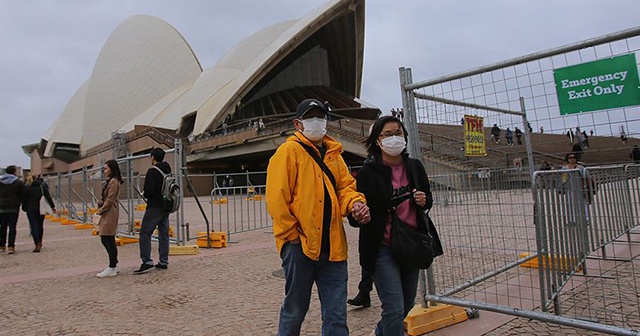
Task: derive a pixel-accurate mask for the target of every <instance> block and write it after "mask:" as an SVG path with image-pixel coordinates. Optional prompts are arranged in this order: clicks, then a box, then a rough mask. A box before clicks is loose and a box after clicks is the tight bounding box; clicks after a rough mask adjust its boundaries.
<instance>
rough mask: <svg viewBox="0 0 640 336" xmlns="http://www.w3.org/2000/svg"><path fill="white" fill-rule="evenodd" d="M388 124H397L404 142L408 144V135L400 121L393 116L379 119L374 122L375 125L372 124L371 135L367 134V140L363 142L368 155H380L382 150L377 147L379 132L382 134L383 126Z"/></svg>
mask: <svg viewBox="0 0 640 336" xmlns="http://www.w3.org/2000/svg"><path fill="white" fill-rule="evenodd" d="M390 122H395V123H398V124H399V125H400V127H402V132H403V133H404V141H407V142H408V140H407V136H408V135H409V134H408V133H407V129H406V128H405V127H404V124H403V123H402V121H400V119H398V118H396V117H394V116H384V117H380V118H379V119H378V120H376V122H375V123H373V126H371V133H369V137H368V138H367V140H365V141H364V147H365V148H366V149H367V154H368V155H380V154H381V152H382V150H381V149H380V145H378V136H379V135H380V132H382V129H383V128H384V125H386V124H387V123H390ZM406 151H407V149H406V148H405V149H404V150H403V151H402V152H403V153H405V152H406Z"/></svg>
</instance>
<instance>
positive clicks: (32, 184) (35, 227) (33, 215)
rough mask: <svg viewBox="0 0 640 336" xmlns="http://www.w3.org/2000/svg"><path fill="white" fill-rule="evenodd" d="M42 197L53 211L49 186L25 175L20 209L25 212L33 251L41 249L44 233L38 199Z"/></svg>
mask: <svg viewBox="0 0 640 336" xmlns="http://www.w3.org/2000/svg"><path fill="white" fill-rule="evenodd" d="M42 197H44V198H45V199H46V202H47V203H49V206H51V209H53V212H54V213H55V209H56V206H55V203H54V202H53V198H51V194H50V193H49V186H47V185H46V184H45V183H44V182H43V181H42V180H40V179H38V178H37V177H36V176H34V175H33V174H29V175H27V178H26V179H25V187H24V194H23V200H22V211H24V212H26V213H27V219H28V220H29V228H30V229H31V237H32V238H33V244H34V245H35V248H34V249H33V252H36V253H38V252H40V251H41V250H42V237H43V235H44V214H43V213H41V212H40V200H41V199H42Z"/></svg>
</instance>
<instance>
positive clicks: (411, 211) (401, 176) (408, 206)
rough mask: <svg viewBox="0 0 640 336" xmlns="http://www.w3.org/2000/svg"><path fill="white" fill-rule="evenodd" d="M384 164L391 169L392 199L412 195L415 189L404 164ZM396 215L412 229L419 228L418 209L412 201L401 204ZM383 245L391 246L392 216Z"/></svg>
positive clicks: (386, 227) (388, 219) (389, 217)
mask: <svg viewBox="0 0 640 336" xmlns="http://www.w3.org/2000/svg"><path fill="white" fill-rule="evenodd" d="M384 164H385V165H386V166H388V167H390V168H391V186H392V187H393V194H392V195H391V198H396V197H400V196H403V195H406V194H411V191H412V190H413V189H414V188H413V187H411V185H410V183H409V178H408V177H407V169H406V167H405V165H404V162H400V163H398V164H391V163H388V162H384ZM396 214H397V215H398V218H400V219H401V220H402V221H403V222H405V223H407V224H408V225H409V227H411V228H412V229H413V228H416V227H417V226H418V223H417V222H416V218H417V217H416V208H415V207H414V206H413V204H412V202H411V199H407V200H405V201H404V202H402V203H400V204H399V205H398V206H397V207H396ZM382 243H383V244H385V245H391V215H389V216H387V224H386V225H385V227H384V237H383V238H382Z"/></svg>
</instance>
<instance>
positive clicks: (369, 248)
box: [349, 156, 442, 274]
mask: <svg viewBox="0 0 640 336" xmlns="http://www.w3.org/2000/svg"><path fill="white" fill-rule="evenodd" d="M404 163H405V166H406V168H407V175H408V178H409V182H410V183H411V187H412V189H413V188H415V189H417V190H419V191H424V192H425V194H426V195H427V204H426V205H425V207H424V208H419V207H418V206H417V204H415V203H414V205H415V206H416V207H417V208H418V211H417V212H416V214H417V216H418V225H421V226H422V227H427V226H428V225H433V224H432V223H425V221H424V218H425V216H423V215H422V212H421V211H425V210H427V209H430V208H431V206H432V205H433V197H432V195H431V186H430V185H429V179H428V177H427V173H426V171H425V169H424V166H423V165H422V162H420V161H418V160H416V159H411V158H409V157H408V156H405V157H404ZM391 178H392V176H391V168H389V167H388V166H386V165H384V164H383V163H382V158H381V157H379V156H377V157H369V158H367V160H366V161H365V163H364V165H363V166H362V168H361V169H360V171H358V175H357V177H356V180H357V183H358V191H359V192H362V193H363V194H364V196H365V197H366V198H367V206H369V211H370V213H371V221H370V222H369V223H367V224H362V225H360V224H359V223H358V222H356V221H355V220H354V219H353V218H352V217H349V223H350V224H351V225H352V226H358V227H360V236H359V244H358V252H359V253H360V265H361V266H362V268H363V269H365V270H367V271H369V272H370V273H371V274H373V272H374V271H375V266H376V259H378V252H379V251H380V246H381V245H382V239H383V236H384V228H385V225H386V223H387V217H388V216H389V212H388V209H389V207H390V206H391V196H392V193H393V186H392V185H391ZM410 202H414V200H413V198H412V199H411V200H410ZM432 233H435V230H432ZM434 238H435V240H436V244H435V245H436V255H441V254H442V246H441V244H440V239H439V238H438V236H437V234H435V235H434Z"/></svg>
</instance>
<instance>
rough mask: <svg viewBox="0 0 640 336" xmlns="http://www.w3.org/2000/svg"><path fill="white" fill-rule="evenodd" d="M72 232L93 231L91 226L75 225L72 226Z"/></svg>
mask: <svg viewBox="0 0 640 336" xmlns="http://www.w3.org/2000/svg"><path fill="white" fill-rule="evenodd" d="M73 229H74V230H85V229H93V224H86V223H85V224H76V225H74V226H73Z"/></svg>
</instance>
